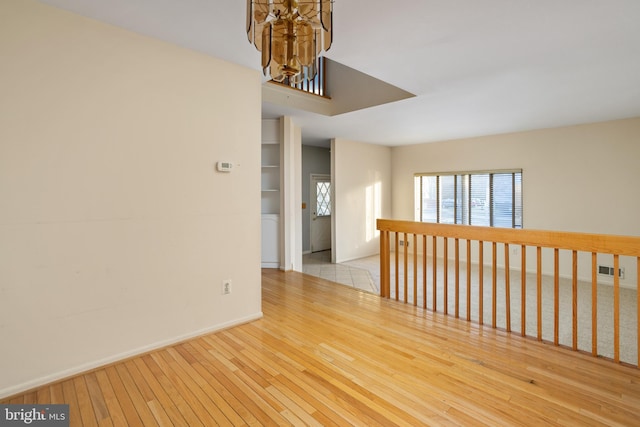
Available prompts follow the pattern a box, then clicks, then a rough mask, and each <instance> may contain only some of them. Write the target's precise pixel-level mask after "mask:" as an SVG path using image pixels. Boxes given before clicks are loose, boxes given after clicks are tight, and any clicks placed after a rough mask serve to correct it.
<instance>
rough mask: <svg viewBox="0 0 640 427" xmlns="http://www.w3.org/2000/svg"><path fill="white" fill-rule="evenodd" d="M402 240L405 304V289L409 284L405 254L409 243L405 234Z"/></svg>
mask: <svg viewBox="0 0 640 427" xmlns="http://www.w3.org/2000/svg"><path fill="white" fill-rule="evenodd" d="M403 240H404V259H403V261H404V270H403V271H402V272H403V273H404V303H405V304H406V303H407V297H408V295H407V289H408V284H409V269H408V268H407V267H408V254H407V246H409V241H408V240H407V233H404V235H403Z"/></svg>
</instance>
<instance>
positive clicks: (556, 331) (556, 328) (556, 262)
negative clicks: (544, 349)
mask: <svg viewBox="0 0 640 427" xmlns="http://www.w3.org/2000/svg"><path fill="white" fill-rule="evenodd" d="M559 339H560V250H559V249H558V248H555V249H554V250H553V343H554V344H555V345H559V344H560V342H559Z"/></svg>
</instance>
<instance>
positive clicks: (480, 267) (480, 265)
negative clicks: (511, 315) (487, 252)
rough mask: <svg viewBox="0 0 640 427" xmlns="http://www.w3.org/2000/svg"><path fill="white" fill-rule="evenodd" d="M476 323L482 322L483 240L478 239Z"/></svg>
mask: <svg viewBox="0 0 640 427" xmlns="http://www.w3.org/2000/svg"><path fill="white" fill-rule="evenodd" d="M478 299H479V300H478V323H479V324H481V325H482V324H484V242H483V241H482V240H480V241H478Z"/></svg>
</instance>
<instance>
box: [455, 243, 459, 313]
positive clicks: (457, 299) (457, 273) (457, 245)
mask: <svg viewBox="0 0 640 427" xmlns="http://www.w3.org/2000/svg"><path fill="white" fill-rule="evenodd" d="M455 251H456V253H455V268H456V272H455V280H456V290H455V294H456V296H455V298H456V319H457V318H459V317H460V239H458V238H457V237H456V238H455Z"/></svg>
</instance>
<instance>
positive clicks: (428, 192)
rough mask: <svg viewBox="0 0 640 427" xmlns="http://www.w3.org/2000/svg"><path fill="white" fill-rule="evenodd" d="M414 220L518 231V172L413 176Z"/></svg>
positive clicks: (520, 199) (519, 175)
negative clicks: (505, 228)
mask: <svg viewBox="0 0 640 427" xmlns="http://www.w3.org/2000/svg"><path fill="white" fill-rule="evenodd" d="M414 186H415V189H414V190H415V206H416V212H415V220H416V221H421V222H438V223H442V224H466V225H479V226H485V227H508V228H522V170H508V171H489V172H461V173H439V174H428V173H424V174H416V175H415V178H414Z"/></svg>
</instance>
